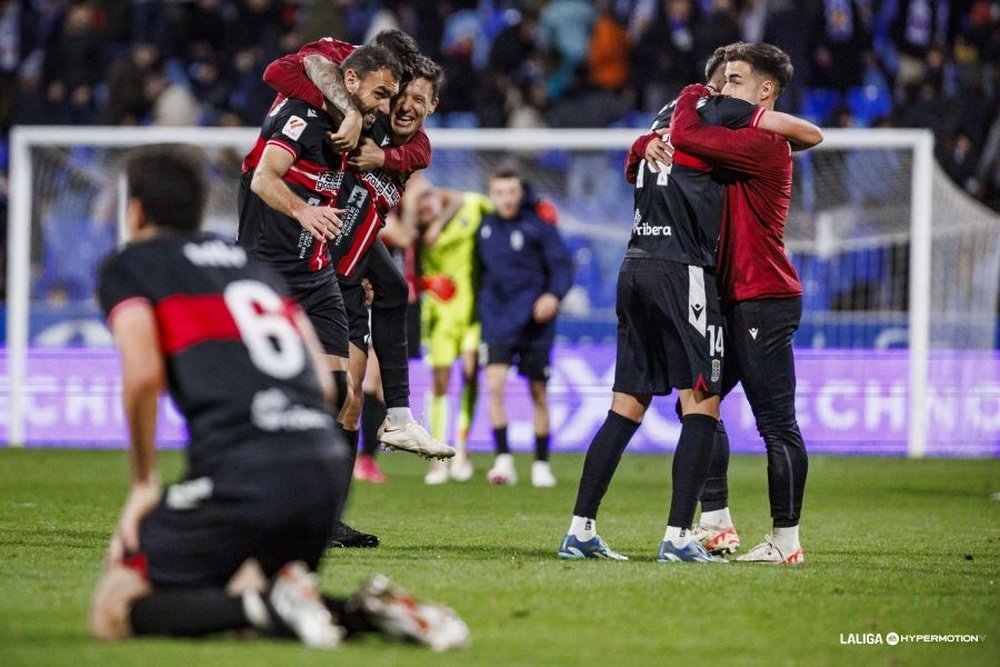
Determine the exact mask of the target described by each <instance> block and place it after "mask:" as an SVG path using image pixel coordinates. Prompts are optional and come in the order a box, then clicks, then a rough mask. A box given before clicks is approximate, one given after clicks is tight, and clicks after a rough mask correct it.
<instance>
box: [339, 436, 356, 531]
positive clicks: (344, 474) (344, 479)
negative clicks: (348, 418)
mask: <svg viewBox="0 0 1000 667" xmlns="http://www.w3.org/2000/svg"><path fill="white" fill-rule="evenodd" d="M337 429H338V430H339V431H340V433H341V435H342V436H343V438H344V441H346V442H347V459H346V460H345V462H344V465H343V467H338V468H337V472H338V475H339V478H338V479H337V480H336V481H335V483H336V485H337V488H338V489H339V490H340V513H338V515H337V516H340V515H342V514H343V513H344V510H345V509H346V508H347V496H348V494H350V492H351V482H352V481H353V480H354V462H355V461H356V460H357V458H358V432H357V431H348V430H347V429H345V428H344V425H343V424H340V423H338V424H337ZM334 525H336V524H334Z"/></svg>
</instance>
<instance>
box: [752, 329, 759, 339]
mask: <svg viewBox="0 0 1000 667" xmlns="http://www.w3.org/2000/svg"><path fill="white" fill-rule="evenodd" d="M758 331H760V329H758V328H757V327H753V328H751V329H750V337H751V338H753V339H754V340H757V332H758Z"/></svg>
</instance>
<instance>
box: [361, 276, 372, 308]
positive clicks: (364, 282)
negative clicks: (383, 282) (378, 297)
mask: <svg viewBox="0 0 1000 667" xmlns="http://www.w3.org/2000/svg"><path fill="white" fill-rule="evenodd" d="M361 289H363V290H364V291H365V305H366V306H370V305H372V302H373V301H375V288H374V287H372V282H371V281H370V280H368V279H367V278H362V279H361Z"/></svg>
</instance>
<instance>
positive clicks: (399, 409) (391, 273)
mask: <svg viewBox="0 0 1000 667" xmlns="http://www.w3.org/2000/svg"><path fill="white" fill-rule="evenodd" d="M365 277H366V278H368V280H369V281H370V282H371V285H372V289H373V290H374V291H375V300H374V301H373V302H372V347H373V348H374V350H375V353H376V354H377V355H378V358H379V369H380V372H381V374H382V387H383V395H384V397H385V405H386V418H385V422H384V423H383V425H382V427H381V428H380V429H379V440H380V441H381V442H382V444H383V445H384V446H385V447H387V448H391V449H402V450H406V451H409V452H413V453H415V454H419V455H420V456H424V457H426V458H434V459H444V458H450V457H452V456H454V455H455V450H454V449H452V448H451V447H448V446H447V445H445V444H444V443H443V442H441V441H439V440H435V439H434V438H433V437H431V435H430V434H429V433H428V432H427V430H426V429H425V428H424V427H423V426H421V425H420V424H418V423H417V422H416V421H414V419H413V413H412V412H411V411H410V363H409V345H408V343H407V331H406V309H407V299H408V297H409V287H408V286H407V284H406V280H405V279H404V278H403V274H401V273H400V272H399V269H398V268H397V267H396V265H395V263H394V262H393V261H392V258H391V257H390V256H389V251H388V250H386V247H385V244H383V243H382V241H381V240H379V241H376V242H375V244H374V245H372V249H371V251H370V252H369V256H368V259H367V265H366V268H365Z"/></svg>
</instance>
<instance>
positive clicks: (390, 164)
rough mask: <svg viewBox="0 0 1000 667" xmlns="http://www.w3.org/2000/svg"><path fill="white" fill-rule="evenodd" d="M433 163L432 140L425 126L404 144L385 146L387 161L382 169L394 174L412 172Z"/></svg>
mask: <svg viewBox="0 0 1000 667" xmlns="http://www.w3.org/2000/svg"><path fill="white" fill-rule="evenodd" d="M430 165H431V141H430V139H428V138H427V133H426V132H424V128H420V129H419V130H417V133H416V135H414V137H413V138H412V139H410V140H409V141H408V142H407V143H405V144H403V145H402V146H389V147H386V148H385V162H383V163H382V169H384V170H385V171H388V172H390V173H393V174H407V175H409V174H412V173H413V172H415V171H417V170H419V169H426V168H427V167H429V166H430Z"/></svg>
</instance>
